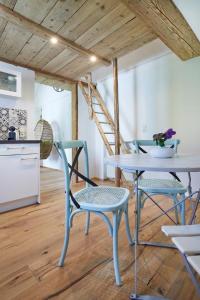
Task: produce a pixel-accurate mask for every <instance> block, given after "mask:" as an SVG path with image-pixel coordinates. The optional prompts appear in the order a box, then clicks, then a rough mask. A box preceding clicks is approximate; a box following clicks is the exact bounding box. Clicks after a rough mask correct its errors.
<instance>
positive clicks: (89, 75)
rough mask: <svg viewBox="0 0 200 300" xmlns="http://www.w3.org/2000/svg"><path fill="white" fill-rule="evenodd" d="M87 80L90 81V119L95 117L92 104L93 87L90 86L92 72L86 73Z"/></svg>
mask: <svg viewBox="0 0 200 300" xmlns="http://www.w3.org/2000/svg"><path fill="white" fill-rule="evenodd" d="M86 81H87V82H88V95H89V101H90V103H89V106H88V110H89V111H88V112H89V119H90V120H92V119H93V105H92V89H91V88H90V84H91V83H92V74H91V73H88V74H87V75H86Z"/></svg>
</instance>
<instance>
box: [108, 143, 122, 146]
mask: <svg viewBox="0 0 200 300" xmlns="http://www.w3.org/2000/svg"><path fill="white" fill-rule="evenodd" d="M108 144H109V145H110V146H115V143H114V142H108ZM120 145H121V144H120Z"/></svg>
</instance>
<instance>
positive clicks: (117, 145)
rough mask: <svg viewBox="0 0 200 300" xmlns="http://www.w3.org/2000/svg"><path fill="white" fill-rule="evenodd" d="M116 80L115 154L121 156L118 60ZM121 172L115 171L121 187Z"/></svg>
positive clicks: (115, 69)
mask: <svg viewBox="0 0 200 300" xmlns="http://www.w3.org/2000/svg"><path fill="white" fill-rule="evenodd" d="M113 80H114V93H113V94H114V123H115V154H120V131H119V95H118V64H117V58H114V59H113ZM120 179H121V170H120V169H119V168H116V169H115V185H116V186H120Z"/></svg>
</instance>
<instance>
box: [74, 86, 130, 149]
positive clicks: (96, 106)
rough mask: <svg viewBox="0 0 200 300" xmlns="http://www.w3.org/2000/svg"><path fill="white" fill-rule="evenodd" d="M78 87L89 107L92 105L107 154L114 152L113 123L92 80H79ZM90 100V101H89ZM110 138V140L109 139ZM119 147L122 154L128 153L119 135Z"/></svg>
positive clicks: (94, 117) (114, 134)
mask: <svg viewBox="0 0 200 300" xmlns="http://www.w3.org/2000/svg"><path fill="white" fill-rule="evenodd" d="M79 87H80V89H81V91H82V93H83V96H84V98H85V100H86V102H87V104H88V106H89V107H91V106H92V117H93V119H94V121H95V124H96V126H97V128H98V130H99V133H100V135H101V137H102V139H103V142H104V145H105V147H106V150H107V151H108V154H109V155H113V154H115V151H114V147H115V136H116V130H115V124H114V121H113V119H112V117H111V115H110V113H109V111H108V109H107V107H106V105H105V102H104V100H103V98H102V97H101V95H100V93H99V91H98V90H97V88H96V86H95V85H94V84H93V83H92V82H88V83H85V82H82V81H80V82H79ZM91 101H92V103H91ZM110 138H112V140H110ZM120 149H121V152H122V153H124V154H127V153H130V151H129V149H128V147H127V146H126V144H125V142H124V140H123V138H122V136H121V135H120Z"/></svg>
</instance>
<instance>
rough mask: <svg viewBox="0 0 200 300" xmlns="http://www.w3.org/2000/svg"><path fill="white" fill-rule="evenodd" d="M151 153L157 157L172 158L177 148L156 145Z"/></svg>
mask: <svg viewBox="0 0 200 300" xmlns="http://www.w3.org/2000/svg"><path fill="white" fill-rule="evenodd" d="M149 154H150V155H151V157H155V158H170V157H173V156H174V154H175V150H174V149H173V148H169V147H160V146H157V147H154V148H152V149H151V150H150V152H149Z"/></svg>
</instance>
